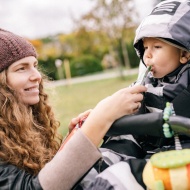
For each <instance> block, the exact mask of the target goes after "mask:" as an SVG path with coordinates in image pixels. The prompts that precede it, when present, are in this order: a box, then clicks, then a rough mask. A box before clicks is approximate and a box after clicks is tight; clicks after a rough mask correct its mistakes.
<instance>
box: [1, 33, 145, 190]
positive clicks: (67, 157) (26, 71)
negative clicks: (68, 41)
mask: <svg viewBox="0 0 190 190" xmlns="http://www.w3.org/2000/svg"><path fill="white" fill-rule="evenodd" d="M37 66H38V61H37V54H36V51H35V49H34V47H33V46H32V45H31V44H30V43H29V42H28V41H26V40H25V39H23V38H21V37H20V36H18V35H15V34H13V33H11V32H9V31H6V30H3V29H0V109H1V111H0V144H1V146H0V160H1V161H0V189H1V190H5V189H9V190H12V189H19V190H25V189H27V190H30V189H32V190H34V189H35V190H41V189H45V190H46V189H51V190H53V189H55V190H59V189H64V190H66V189H71V188H72V187H74V185H75V184H76V183H77V182H78V181H79V180H80V179H81V178H82V176H84V174H85V173H86V172H87V171H88V170H89V169H90V168H91V167H92V166H93V165H94V164H95V163H96V162H97V161H98V160H99V159H100V158H101V154H100V152H99V151H98V149H97V147H98V145H99V143H100V142H101V139H102V138H103V137H104V135H105V134H106V132H107V131H108V129H109V128H110V126H111V125H112V123H113V122H114V121H115V120H116V119H118V118H120V117H122V116H123V115H126V114H133V113H135V112H136V111H137V110H138V108H139V107H140V106H141V103H140V102H141V100H142V98H143V96H142V94H141V93H142V92H144V91H145V90H146V88H145V87H143V86H136V87H132V88H126V89H121V90H119V91H118V92H116V93H114V94H113V95H112V96H110V97H107V98H105V99H104V100H102V101H101V102H99V103H98V104H97V106H96V107H95V108H94V109H93V110H92V111H91V112H90V111H87V112H84V113H82V114H80V115H79V116H78V117H76V118H74V119H72V121H71V123H70V125H69V128H70V129H72V128H73V127H74V126H75V125H76V124H77V123H78V122H79V120H80V119H81V118H83V117H84V116H88V117H87V119H86V121H85V123H84V124H83V127H82V128H81V129H79V130H78V131H77V132H76V133H75V134H74V136H73V137H72V138H71V139H70V140H69V141H68V142H67V143H66V145H65V146H64V148H63V149H60V151H58V150H59V147H60V145H61V137H60V135H59V134H58V133H57V129H58V127H59V122H58V121H56V119H55V118H54V113H53V111H52V109H51V106H49V105H48V96H47V94H46V93H45V92H44V90H43V77H42V75H41V73H40V72H39V70H38V67H37ZM110 107H111V108H112V109H110Z"/></svg>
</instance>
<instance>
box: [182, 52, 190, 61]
mask: <svg viewBox="0 0 190 190" xmlns="http://www.w3.org/2000/svg"><path fill="white" fill-rule="evenodd" d="M189 60H190V52H187V51H184V50H181V55H180V63H181V64H185V63H187V62H188V61H189Z"/></svg>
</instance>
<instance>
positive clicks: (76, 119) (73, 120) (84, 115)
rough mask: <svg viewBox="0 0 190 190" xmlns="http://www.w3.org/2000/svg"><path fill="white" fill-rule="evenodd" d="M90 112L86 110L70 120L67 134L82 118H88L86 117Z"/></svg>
mask: <svg viewBox="0 0 190 190" xmlns="http://www.w3.org/2000/svg"><path fill="white" fill-rule="evenodd" d="M91 111H92V109H89V110H86V111H85V112H83V113H80V114H79V115H78V116H77V117H75V118H72V119H71V122H70V124H69V132H71V131H72V130H73V128H74V127H75V126H76V125H77V124H78V123H79V122H80V121H81V120H83V119H84V118H86V117H88V115H89V114H90V112H91Z"/></svg>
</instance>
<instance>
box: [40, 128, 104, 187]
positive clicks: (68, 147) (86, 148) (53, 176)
mask: <svg viewBox="0 0 190 190" xmlns="http://www.w3.org/2000/svg"><path fill="white" fill-rule="evenodd" d="M100 158H101V153H100V152H99V150H98V149H97V148H96V147H95V146H94V145H93V144H92V143H91V141H90V140H89V139H88V138H87V137H86V136H85V135H84V134H83V133H82V131H81V130H80V129H78V130H77V132H76V133H75V135H73V136H72V138H71V139H70V140H69V141H68V142H67V143H66V144H65V146H64V148H63V149H62V150H61V151H59V152H58V153H57V154H56V155H55V157H54V158H53V159H52V160H51V161H50V162H49V163H47V164H46V165H45V167H44V168H43V169H42V170H41V171H40V173H39V181H40V184H41V186H42V187H43V189H44V190H61V189H64V190H70V189H72V188H73V187H74V185H75V184H77V182H79V180H80V179H81V178H82V177H83V176H84V175H85V174H86V173H87V172H88V171H89V169H91V168H92V166H93V165H94V164H95V163H96V162H97V161H98V160H99V159H100Z"/></svg>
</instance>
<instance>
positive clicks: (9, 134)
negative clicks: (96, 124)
mask: <svg viewBox="0 0 190 190" xmlns="http://www.w3.org/2000/svg"><path fill="white" fill-rule="evenodd" d="M6 81H7V80H6V70H4V71H2V72H1V73H0V160H1V161H3V162H5V163H9V164H13V165H15V166H17V167H19V168H20V169H23V170H25V171H27V172H29V173H30V174H33V175H36V174H37V173H38V172H39V171H40V169H41V168H42V167H43V166H44V165H45V164H46V163H47V162H48V161H50V160H51V159H52V158H53V156H54V155H55V153H56V152H57V151H58V149H59V147H60V144H61V139H62V138H61V135H60V134H58V132H57V129H58V127H59V125H60V123H59V122H58V121H57V120H56V119H55V117H54V113H53V111H52V108H51V107H50V106H49V105H48V95H47V94H46V93H45V92H44V89H43V79H42V81H41V83H40V89H39V90H40V95H39V96H40V101H39V103H38V104H36V105H33V106H27V105H24V103H22V102H21V101H19V98H18V96H17V94H16V92H14V90H11V89H10V88H9V87H8V85H7V82H6Z"/></svg>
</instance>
